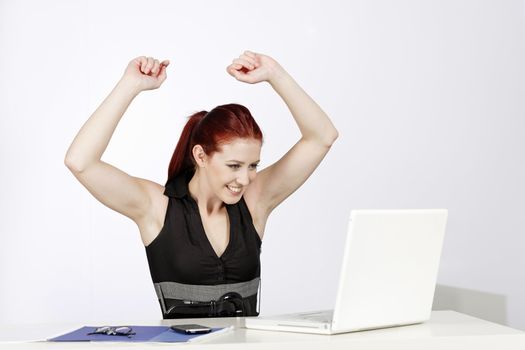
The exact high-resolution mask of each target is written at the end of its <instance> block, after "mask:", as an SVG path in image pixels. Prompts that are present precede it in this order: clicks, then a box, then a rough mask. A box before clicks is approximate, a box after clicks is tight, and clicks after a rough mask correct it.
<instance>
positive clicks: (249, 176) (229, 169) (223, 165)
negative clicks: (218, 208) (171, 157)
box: [196, 139, 262, 204]
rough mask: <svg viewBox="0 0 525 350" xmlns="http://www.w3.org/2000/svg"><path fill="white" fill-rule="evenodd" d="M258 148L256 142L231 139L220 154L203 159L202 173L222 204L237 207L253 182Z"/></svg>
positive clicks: (255, 174)
mask: <svg viewBox="0 0 525 350" xmlns="http://www.w3.org/2000/svg"><path fill="white" fill-rule="evenodd" d="M261 146H262V145H261V142H260V141H258V140H255V139H234V140H233V141H231V142H229V143H226V144H223V145H222V146H221V151H220V152H215V153H214V154H213V155H212V156H211V157H206V158H205V161H204V163H202V164H204V167H201V171H203V175H205V178H206V181H207V183H208V188H210V189H211V191H213V193H215V195H216V196H217V197H219V198H220V199H221V200H222V201H223V202H224V203H226V204H234V203H237V202H238V201H239V200H240V199H241V196H242V195H243V193H244V192H245V191H246V188H247V187H248V185H249V184H250V183H251V182H252V181H253V180H255V177H256V176H257V165H258V163H259V159H260V157H261ZM196 147H198V146H196Z"/></svg>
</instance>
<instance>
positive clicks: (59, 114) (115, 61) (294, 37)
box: [0, 0, 525, 329]
mask: <svg viewBox="0 0 525 350" xmlns="http://www.w3.org/2000/svg"><path fill="white" fill-rule="evenodd" d="M524 34H525V10H524V2H523V0H514V1H512V0H506V1H502V0H492V1H479V0H470V1H468V0H447V1H443V0H434V1H422V0H413V1H386V0H385V1H379V0H374V1H361V2H359V1H352V2H349V1H302V2H300V3H298V2H295V1H289V2H283V1H264V2H250V3H247V2H245V1H220V2H219V1H212V0H210V1H185V2H182V1H156V2H144V1H112V2H109V1H92V0H90V1H87V0H86V1H50V0H48V1H45V2H40V1H6V0H3V1H0V51H1V54H0V77H1V78H0V98H1V104H0V167H1V170H0V193H2V195H1V197H0V213H1V214H0V215H1V218H2V219H1V220H0V235H1V238H2V241H1V244H0V322H1V323H26V322H27V323H33V322H44V321H79V322H84V323H85V322H88V321H89V320H94V319H98V320H112V319H159V318H160V317H161V314H160V308H159V306H158V303H157V300H156V296H155V293H154V289H153V286H152V283H151V278H150V276H149V271H148V266H147V260H146V256H145V251H144V247H143V246H142V244H141V241H140V238H139V232H138V229H137V227H136V226H135V225H134V223H133V222H132V221H131V220H129V219H127V218H126V217H124V216H121V215H120V214H118V213H116V212H113V211H112V210H110V209H108V208H107V207H105V206H103V205H102V204H100V203H99V202H97V201H96V200H95V199H94V198H93V197H92V196H91V195H90V194H89V192H88V191H87V190H86V189H85V188H84V187H82V185H81V184H80V183H78V182H77V180H76V179H75V178H74V177H73V175H72V174H71V173H70V172H69V170H68V169H67V168H66V167H65V166H64V164H63V161H64V156H65V153H66V150H67V148H68V146H69V144H70V143H71V141H72V140H73V138H74V136H75V134H76V133H77V132H78V130H79V129H80V127H81V126H82V125H83V123H84V122H85V121H86V120H87V118H88V117H89V116H90V115H91V113H92V112H93V111H94V110H95V109H96V108H97V107H98V105H99V104H100V103H101V102H102V101H103V99H104V98H105V97H106V96H107V94H108V93H109V92H110V91H111V89H112V88H113V87H114V85H115V84H116V82H117V81H118V79H120V77H121V75H122V74H123V72H124V69H125V67H126V65H127V63H128V62H129V61H130V60H131V59H132V58H134V57H136V56H140V55H146V56H154V57H157V58H159V59H170V60H171V64H170V66H169V68H168V79H167V80H166V82H165V83H164V85H163V86H162V87H161V88H160V89H158V90H155V91H148V92H144V93H142V94H140V95H139V96H138V97H137V98H136V100H135V101H134V102H133V103H132V105H131V106H130V108H129V109H128V111H127V112H126V114H125V116H124V118H123V119H122V121H121V123H120V124H119V126H118V128H117V130H116V132H115V134H114V136H113V138H112V140H111V142H110V144H109V147H108V149H107V151H106V153H105V154H104V156H103V158H102V159H103V160H104V161H107V162H109V163H111V164H113V165H115V166H117V167H119V168H120V169H122V170H124V171H126V172H127V173H129V174H131V175H133V176H139V177H143V178H147V179H150V180H153V181H156V182H158V183H161V184H164V182H165V180H166V176H167V167H168V163H169V160H170V157H171V154H172V152H173V149H174V147H175V144H176V142H177V139H178V136H179V135H180V132H181V130H182V126H183V124H184V123H185V121H186V117H187V116H188V115H190V114H191V113H193V112H195V111H198V110H201V109H206V110H210V109H211V108H213V107H214V106H216V105H218V104H224V103H232V102H236V103H242V104H244V105H246V106H247V107H248V108H249V109H250V110H251V111H252V113H253V115H254V117H255V118H256V119H257V121H258V123H259V124H260V126H261V127H262V129H263V132H264V133H265V145H264V147H263V152H262V163H261V167H262V168H264V167H265V166H267V165H269V164H271V163H272V162H274V161H276V160H277V159H279V157H281V156H282V155H283V154H284V153H285V152H286V151H287V150H288V149H289V147H291V146H292V145H293V144H294V143H295V142H296V141H297V140H298V138H299V135H300V134H299V130H298V128H297V126H296V125H295V123H294V121H293V119H292V117H291V115H290V114H289V112H288V110H287V108H286V105H285V104H284V103H283V102H282V100H281V99H280V98H279V96H278V95H277V94H276V93H275V92H274V91H273V90H272V89H271V87H270V86H269V85H268V84H264V83H263V84H257V85H249V84H243V83H240V82H238V81H236V80H235V79H233V78H232V77H230V76H229V75H228V74H227V73H226V71H225V68H226V66H227V65H228V64H230V62H231V60H232V59H233V58H235V57H237V56H238V55H239V54H241V53H242V52H243V51H244V50H246V49H248V50H252V51H255V52H261V53H265V54H268V55H270V56H272V57H274V58H275V59H277V60H278V61H279V62H280V63H281V64H282V65H283V66H284V67H285V69H287V70H288V72H289V73H290V74H292V76H293V77H294V78H295V79H296V80H297V81H298V82H299V84H300V85H301V86H302V87H303V88H304V89H305V90H306V91H307V92H308V93H309V94H310V96H312V97H313V98H314V99H315V100H316V101H317V102H318V103H319V104H320V105H321V106H322V107H323V109H324V110H325V111H326V112H327V113H328V114H329V115H330V117H331V118H332V120H333V122H334V124H335V125H336V127H337V128H338V130H339V132H340V137H339V139H338V140H337V142H336V144H335V145H334V146H333V148H332V150H331V152H330V153H329V154H328V156H327V157H326V158H325V160H324V161H323V163H322V164H321V166H320V167H319V168H318V170H317V172H316V173H314V175H312V177H311V178H310V179H309V180H308V181H307V182H306V183H305V185H304V186H303V187H302V188H301V189H300V190H298V191H297V192H296V193H295V194H293V195H292V196H291V197H290V198H289V199H287V200H286V201H285V202H284V203H283V204H282V205H281V206H280V207H279V208H278V209H276V210H275V211H274V213H273V214H272V216H271V217H270V220H269V222H268V225H267V228H266V233H265V239H264V243H263V252H262V256H261V257H262V281H263V282H262V299H261V303H262V305H261V306H262V310H261V314H262V315H269V314H274V313H281V312H288V311H297V310H313V309H318V308H331V307H333V300H334V299H335V293H336V286H337V279H338V274H339V264H340V263H341V258H342V253H343V252H342V245H343V243H344V238H345V234H346V228H347V220H348V215H349V211H350V210H351V209H367V208H433V207H444V208H448V209H449V224H448V229H447V235H446V240H445V246H444V251H443V255H442V262H441V267H440V273H439V280H438V282H439V286H438V289H437V293H436V300H435V304H434V307H435V308H452V309H455V310H458V311H461V312H466V313H469V314H471V315H475V316H479V317H482V318H485V319H489V320H493V321H496V322H500V323H503V324H507V325H510V326H513V327H516V328H521V329H525V300H524V297H523V295H525V278H524V277H525V274H524V272H523V266H525V257H524V255H523V254H522V252H521V251H522V250H523V249H524V248H523V247H524V244H525V238H524V236H523V235H524V230H525V215H524V214H523V211H524V209H525V204H524V198H525V193H524V192H525V186H524V185H523V178H524V175H525V174H524V173H525V167H524V165H523V154H524V151H523V150H524V146H525V140H524V138H523V134H524V131H525V130H524V126H525V122H524V115H525V113H524V112H525V99H524V96H525V84H524V82H525V79H524V78H525V66H524V62H525V41H524V38H525V35H524Z"/></svg>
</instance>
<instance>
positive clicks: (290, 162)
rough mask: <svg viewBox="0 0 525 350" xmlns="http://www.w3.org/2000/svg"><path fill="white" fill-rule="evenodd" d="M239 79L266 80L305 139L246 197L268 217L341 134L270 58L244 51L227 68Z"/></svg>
mask: <svg viewBox="0 0 525 350" xmlns="http://www.w3.org/2000/svg"><path fill="white" fill-rule="evenodd" d="M227 71H228V72H229V73H230V74H231V75H232V76H234V77H235V78H237V80H240V81H243V82H247V83H252V84H253V83H258V82H261V81H267V82H268V83H270V85H271V86H272V87H273V88H274V90H275V91H276V92H277V93H278V94H279V96H280V97H281V98H282V99H283V101H284V102H285V103H286V105H287V106H288V108H289V110H290V112H291V114H292V116H293V118H294V120H295V122H296V123H297V126H298V127H299V130H300V131H301V134H302V137H301V138H300V139H299V141H298V142H297V143H296V144H295V145H294V146H293V147H292V148H291V149H290V150H288V152H287V153H286V154H285V155H284V156H283V157H282V158H281V159H279V160H278V161H277V162H275V163H274V164H272V165H270V166H268V167H267V168H265V169H263V170H261V171H260V172H259V173H258V174H257V177H256V179H255V181H254V182H253V183H252V184H251V185H250V187H251V188H250V189H249V190H248V191H250V192H251V193H249V194H247V196H248V197H249V196H250V195H251V198H252V200H253V201H254V202H256V203H257V205H256V206H257V207H258V211H259V213H260V215H261V216H267V215H269V213H270V212H271V211H272V210H273V209H274V208H275V207H277V206H278V205H279V204H280V203H281V202H282V201H284V200H285V199H286V198H287V197H288V196H290V195H291V194H292V193H293V192H295V191H296V190H297V189H298V188H299V187H300V186H301V185H302V184H303V183H304V182H305V181H306V180H307V179H308V177H310V175H311V174H312V173H313V172H314V170H315V169H316V168H317V167H318V166H319V164H320V163H321V161H322V160H323V158H324V157H325V156H326V154H327V153H328V151H329V150H330V148H331V146H332V144H333V143H334V142H335V140H336V139H337V137H338V135H339V134H338V131H337V129H336V128H335V127H334V125H333V124H332V122H331V121H330V118H329V117H328V115H326V113H325V112H324V111H323V110H322V109H321V108H320V107H319V105H318V104H317V103H316V102H315V101H314V100H313V99H312V98H311V97H310V96H308V94H307V93H306V92H305V91H304V90H303V89H302V88H301V87H300V86H299V85H298V84H297V82H296V81H295V80H294V79H293V78H292V77H291V76H290V75H289V74H288V73H287V72H286V71H285V70H284V68H282V67H281V66H280V65H279V64H278V63H277V62H276V61H275V60H274V59H272V58H271V57H269V56H266V55H262V54H256V53H253V52H250V51H245V53H244V54H243V55H241V56H240V57H239V58H238V59H235V60H234V61H233V63H232V64H231V65H230V66H228V68H227Z"/></svg>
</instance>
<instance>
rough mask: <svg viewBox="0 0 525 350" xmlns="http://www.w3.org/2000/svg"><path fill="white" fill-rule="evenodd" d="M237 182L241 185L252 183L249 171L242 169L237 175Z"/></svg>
mask: <svg viewBox="0 0 525 350" xmlns="http://www.w3.org/2000/svg"><path fill="white" fill-rule="evenodd" d="M237 183H239V185H241V186H248V185H249V184H250V176H249V174H248V172H247V171H242V172H241V173H240V174H239V176H238V177H237Z"/></svg>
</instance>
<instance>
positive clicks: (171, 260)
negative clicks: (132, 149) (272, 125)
mask: <svg viewBox="0 0 525 350" xmlns="http://www.w3.org/2000/svg"><path fill="white" fill-rule="evenodd" d="M169 63H170V62H169V61H168V60H165V61H163V62H159V61H158V60H156V59H154V58H152V57H144V56H141V57H137V58H135V59H134V60H132V61H131V62H130V63H129V65H128V67H127V69H126V71H125V73H124V76H123V77H122V78H121V80H120V81H119V82H118V84H117V85H116V87H115V88H114V89H113V91H112V92H111V93H110V95H109V96H108V97H107V98H106V99H105V100H104V102H103V103H102V104H101V105H100V107H99V108H98V109H97V110H96V111H95V112H94V113H93V115H92V116H91V117H90V118H89V119H88V121H87V122H86V123H85V124H84V125H83V126H82V128H81V129H80V131H79V133H78V135H77V136H76V137H75V139H74V140H73V143H72V144H71V146H70V147H69V150H68V152H67V154H66V158H65V164H66V165H67V167H68V168H69V169H70V170H71V171H72V173H73V174H74V175H75V177H76V178H77V179H78V180H79V181H80V182H81V183H82V184H83V185H84V186H85V187H86V188H87V189H88V191H89V192H90V193H91V194H93V196H95V197H96V198H97V199H98V200H99V201H100V202H102V203H103V204H104V205H106V206H108V207H109V208H111V209H113V210H115V211H117V212H119V213H121V214H123V215H125V216H127V217H129V218H130V219H132V220H133V221H134V222H135V223H136V224H137V226H138V228H139V231H140V235H141V238H142V241H143V243H144V246H145V247H146V254H147V257H148V263H149V268H150V272H151V277H152V280H153V283H154V286H155V291H156V293H157V296H158V298H159V303H160V306H161V310H162V312H163V317H164V318H184V317H223V316H257V315H258V314H259V311H258V310H256V306H257V305H258V303H257V295H258V294H259V295H260V292H258V289H259V287H260V259H259V255H260V248H261V243H262V239H263V235H264V228H265V225H266V221H267V220H268V216H269V215H270V213H271V212H272V211H273V210H274V209H275V208H276V207H277V206H278V205H279V204H280V203H281V202H282V201H284V200H285V199H286V198H287V197H288V196H289V195H290V194H292V193H293V192H294V191H295V190H296V189H297V188H299V187H300V186H301V185H302V184H303V183H304V182H305V181H306V179H307V178H308V177H309V176H310V175H311V174H312V172H313V171H314V170H315V169H316V168H317V166H318V165H319V163H320V162H321V160H322V159H323V158H324V157H325V155H326V154H327V152H328V150H329V149H330V147H331V145H332V144H333V142H334V141H335V139H336V138H337V136H338V133H337V130H336V129H335V127H334V126H333V124H332V123H331V121H330V119H329V118H328V116H327V115H326V114H325V113H324V112H323V111H322V110H321V108H320V107H319V106H318V105H317V104H316V103H315V102H314V101H313V100H312V99H311V98H310V97H309V96H308V95H307V94H306V93H305V92H304V91H303V90H302V89H301V87H300V86H299V85H298V84H297V83H296V82H295V81H294V80H293V78H292V77H291V76H290V75H289V74H288V73H287V72H286V71H285V70H284V69H283V67H281V65H279V64H278V63H277V62H276V61H275V60H274V59H272V58H271V57H269V56H267V55H263V54H258V53H254V52H250V51H245V52H244V53H243V54H242V55H240V56H239V58H236V59H234V60H233V62H232V64H230V65H229V66H228V67H227V68H226V71H227V72H228V73H229V74H230V75H231V76H233V77H234V78H236V79H237V80H238V81H241V82H244V83H249V84H255V83H259V82H263V81H266V82H268V83H269V84H270V85H271V86H272V87H273V89H274V90H275V91H276V92H277V93H278V94H279V95H280V96H281V97H282V99H283V100H284V102H285V103H286V104H287V105H288V107H289V109H290V112H291V113H292V116H293V117H294V119H295V121H296V122H297V125H298V127H299V129H300V131H301V134H302V137H301V139H300V140H299V141H298V142H297V143H296V144H295V145H294V146H293V147H292V148H291V149H290V150H289V151H288V152H287V153H286V154H285V155H284V156H283V157H282V158H281V159H280V160H278V161H277V162H275V163H274V164H272V165H271V166H268V167H267V168H265V169H263V170H262V171H260V172H259V173H257V171H256V170H257V169H256V168H257V165H258V162H259V157H260V152H261V146H262V133H261V131H260V129H259V127H258V126H257V124H256V122H255V120H254V119H253V118H252V116H251V115H250V112H249V111H248V109H246V107H244V106H241V105H238V104H228V105H222V106H217V107H216V108H214V109H213V110H211V111H209V112H206V111H202V112H199V113H196V114H194V115H192V116H191V117H190V118H189V120H188V122H187V123H186V126H185V127H184V129H183V131H182V135H181V137H180V139H179V141H178V144H177V146H176V148H175V152H174V154H173V157H172V159H171V163H170V166H169V171H168V180H167V182H166V185H165V186H162V185H160V184H157V183H155V182H152V181H149V180H145V179H141V178H136V177H133V176H130V175H128V174H126V173H124V172H123V171H121V170H119V169H117V168H115V167H113V166H111V165H110V164H107V163H105V162H103V161H101V157H102V154H103V153H104V151H105V149H106V147H107V145H108V143H109V140H110V138H111V136H112V134H113V132H114V130H115V128H116V126H117V124H118V122H119V121H120V118H121V117H122V115H123V114H124V112H125V110H126V108H127V107H128V106H129V104H130V103H131V101H132V100H133V98H134V97H135V96H137V94H138V93H139V92H141V91H144V90H153V89H157V88H159V87H160V85H162V83H163V82H164V80H166V69H167V67H168V65H169Z"/></svg>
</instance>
